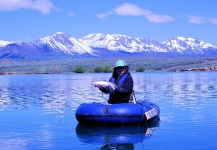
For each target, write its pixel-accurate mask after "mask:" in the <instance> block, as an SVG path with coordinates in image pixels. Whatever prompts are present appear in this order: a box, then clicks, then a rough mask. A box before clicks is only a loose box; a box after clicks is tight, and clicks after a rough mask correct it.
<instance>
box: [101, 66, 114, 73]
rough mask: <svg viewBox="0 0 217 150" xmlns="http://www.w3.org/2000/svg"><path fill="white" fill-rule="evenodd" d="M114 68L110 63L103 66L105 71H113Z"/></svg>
mask: <svg viewBox="0 0 217 150" xmlns="http://www.w3.org/2000/svg"><path fill="white" fill-rule="evenodd" d="M111 71H112V69H111V67H110V66H109V65H105V67H104V68H103V72H111Z"/></svg>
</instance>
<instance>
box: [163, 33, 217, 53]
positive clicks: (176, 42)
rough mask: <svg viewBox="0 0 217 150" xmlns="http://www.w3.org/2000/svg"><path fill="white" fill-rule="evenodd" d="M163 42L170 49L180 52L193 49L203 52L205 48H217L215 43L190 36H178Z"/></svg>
mask: <svg viewBox="0 0 217 150" xmlns="http://www.w3.org/2000/svg"><path fill="white" fill-rule="evenodd" d="M162 43H163V44H165V45H166V46H167V47H168V49H169V50H170V51H176V52H179V53H185V52H186V51H188V52H190V51H191V52H192V53H196V54H203V53H204V50H205V49H212V48H214V49H217V46H215V45H212V44H210V43H206V42H203V41H201V40H197V39H193V38H190V37H186V38H185V37H177V38H174V39H171V40H169V41H165V42H162Z"/></svg>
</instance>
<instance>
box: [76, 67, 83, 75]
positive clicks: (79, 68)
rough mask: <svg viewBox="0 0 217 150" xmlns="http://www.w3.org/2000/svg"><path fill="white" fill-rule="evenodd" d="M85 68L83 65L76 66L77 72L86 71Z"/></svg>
mask: <svg viewBox="0 0 217 150" xmlns="http://www.w3.org/2000/svg"><path fill="white" fill-rule="evenodd" d="M84 71H85V70H84V68H83V67H82V66H77V67H76V68H75V72H76V73H84Z"/></svg>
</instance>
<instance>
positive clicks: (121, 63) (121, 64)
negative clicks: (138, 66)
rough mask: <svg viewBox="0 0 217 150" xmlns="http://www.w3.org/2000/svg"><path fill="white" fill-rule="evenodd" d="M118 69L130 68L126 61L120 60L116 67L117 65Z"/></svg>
mask: <svg viewBox="0 0 217 150" xmlns="http://www.w3.org/2000/svg"><path fill="white" fill-rule="evenodd" d="M116 67H128V66H127V63H126V62H125V61H124V60H118V61H117V62H116V65H115V68H116Z"/></svg>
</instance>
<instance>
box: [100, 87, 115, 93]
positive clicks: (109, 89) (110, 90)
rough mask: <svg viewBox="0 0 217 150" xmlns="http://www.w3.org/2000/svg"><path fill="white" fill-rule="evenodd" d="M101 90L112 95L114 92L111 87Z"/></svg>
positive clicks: (101, 88)
mask: <svg viewBox="0 0 217 150" xmlns="http://www.w3.org/2000/svg"><path fill="white" fill-rule="evenodd" d="M99 90H100V91H102V92H103V93H110V94H112V93H113V92H114V89H112V88H111V87H99Z"/></svg>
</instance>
